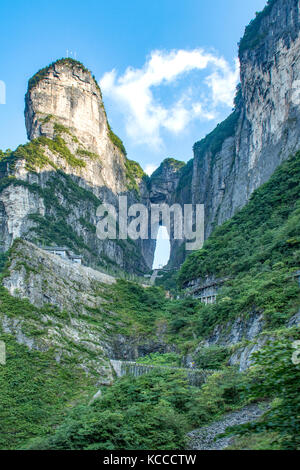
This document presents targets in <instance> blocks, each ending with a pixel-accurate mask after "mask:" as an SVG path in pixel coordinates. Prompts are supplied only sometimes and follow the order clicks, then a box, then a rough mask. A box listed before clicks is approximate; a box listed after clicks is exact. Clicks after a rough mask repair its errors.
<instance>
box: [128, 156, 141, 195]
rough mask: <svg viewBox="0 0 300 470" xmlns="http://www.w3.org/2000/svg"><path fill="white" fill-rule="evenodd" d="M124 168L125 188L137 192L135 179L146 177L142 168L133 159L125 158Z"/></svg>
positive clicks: (138, 190)
mask: <svg viewBox="0 0 300 470" xmlns="http://www.w3.org/2000/svg"><path fill="white" fill-rule="evenodd" d="M125 168H126V178H127V181H128V183H127V189H129V191H135V192H136V193H137V194H139V192H140V189H139V186H138V183H137V180H141V179H143V178H145V177H146V175H145V173H144V171H143V169H142V168H141V166H140V165H139V163H137V162H135V161H134V160H129V159H128V158H126V160H125Z"/></svg>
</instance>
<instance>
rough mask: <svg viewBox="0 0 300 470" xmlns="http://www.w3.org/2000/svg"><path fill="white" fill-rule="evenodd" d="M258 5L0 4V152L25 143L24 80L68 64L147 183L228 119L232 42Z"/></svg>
mask: <svg viewBox="0 0 300 470" xmlns="http://www.w3.org/2000/svg"><path fill="white" fill-rule="evenodd" d="M265 3H266V0H247V1H241V0H214V1H208V0H110V1H108V0H105V1H104V0H85V1H84V2H82V0H80V1H78V0H72V1H71V0H63V1H62V0H51V1H49V0H44V1H42V2H41V1H40V0H39V1H37V0H30V1H25V0H22V1H21V0H14V2H8V1H3V0H2V1H1V2H0V18H1V20H2V21H1V41H0V58H1V60H0V149H2V150H5V149H7V148H11V149H15V148H16V147H17V146H18V145H19V144H23V143H25V142H26V141H27V137H26V131H25V123H24V95H25V93H26V89H27V82H28V79H29V78H30V77H31V76H32V75H34V74H35V73H36V72H37V71H38V70H39V69H40V68H42V67H45V66H46V65H48V64H49V63H51V62H53V61H55V60H56V59H59V58H61V57H66V56H69V57H72V58H75V59H77V60H79V61H81V62H82V63H83V64H84V65H85V66H86V67H87V68H89V69H90V70H91V71H92V72H93V74H94V75H95V77H96V79H97V80H98V81H99V83H100V86H101V88H102V93H103V99H104V104H105V107H106V110H107V115H108V119H109V122H110V125H111V127H112V128H113V130H114V132H115V133H116V134H117V135H119V137H121V139H122V140H123V142H124V144H125V147H126V149H127V155H128V158H130V159H132V160H136V161H138V162H139V163H140V164H141V166H142V167H143V169H144V170H145V171H146V172H147V173H148V174H151V172H152V171H153V170H154V169H155V168H156V167H157V166H158V165H159V164H160V163H161V161H162V160H163V159H165V158H167V157H173V158H176V159H178V160H183V161H188V160H189V159H190V158H192V147H193V144H194V143H195V142H196V141H198V140H200V139H201V138H203V137H204V136H205V135H206V134H207V133H208V132H210V131H211V130H213V129H214V127H215V126H216V125H217V124H218V123H219V122H221V121H222V120H223V119H224V118H226V117H227V116H228V115H229V114H230V112H231V109H232V106H233V97H234V94H235V87H236V84H237V83H238V80H239V64H238V61H237V50H238V47H237V43H238V41H239V40H240V38H241V37H242V35H243V33H244V29H245V26H246V25H247V24H248V23H249V21H250V20H251V19H252V18H253V17H254V16H255V12H256V11H260V10H262V9H263V7H264V6H265ZM4 87H5V91H6V93H5V94H4ZM4 98H5V104H1V103H3V102H4ZM162 246H163V248H162V253H163V252H164V253H165V252H166V247H165V246H164V245H162ZM159 259H161V258H159Z"/></svg>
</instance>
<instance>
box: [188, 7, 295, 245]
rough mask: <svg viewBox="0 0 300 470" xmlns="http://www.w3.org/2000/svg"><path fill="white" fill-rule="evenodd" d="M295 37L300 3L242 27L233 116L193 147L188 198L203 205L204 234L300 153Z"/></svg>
mask: <svg viewBox="0 0 300 470" xmlns="http://www.w3.org/2000/svg"><path fill="white" fill-rule="evenodd" d="M299 31H300V8H299V1H298V0H272V1H270V2H269V3H268V6H267V7H266V8H265V9H264V11H263V12H261V13H260V14H258V16H257V17H256V19H254V20H253V21H252V22H251V23H250V25H249V26H248V27H247V28H246V31H245V35H244V37H243V39H242V40H241V42H240V49H239V58H240V63H241V86H240V87H239V89H238V94H237V97H236V105H235V106H236V107H235V111H234V112H233V114H232V115H231V116H230V117H229V118H228V119H227V120H226V121H224V122H223V123H221V124H220V125H219V126H218V127H217V128H216V129H215V130H214V131H213V132H212V133H211V134H210V135H208V136H207V137H206V138H205V139H203V140H202V141H200V142H197V143H196V144H195V146H194V165H193V182H192V198H193V202H194V203H203V204H205V213H206V236H208V235H209V234H210V233H211V230H212V228H213V226H214V224H220V223H222V222H223V221H225V220H226V219H228V218H229V217H231V216H232V215H233V214H234V213H235V212H236V211H237V210H238V209H239V208H241V207H242V206H244V205H245V203H246V202H247V201H248V200H249V197H250V195H251V194H252V192H253V191H254V189H256V188H257V187H259V186H260V185H261V184H263V183H264V182H265V181H267V180H268V179H269V177H270V176H271V175H272V173H273V172H274V170H275V168H276V167H277V166H278V165H279V164H280V163H281V162H282V161H283V160H285V159H286V158H287V157H288V156H289V155H290V154H292V153H295V151H297V150H298V149H299V147H300V100H299V88H300V36H299Z"/></svg>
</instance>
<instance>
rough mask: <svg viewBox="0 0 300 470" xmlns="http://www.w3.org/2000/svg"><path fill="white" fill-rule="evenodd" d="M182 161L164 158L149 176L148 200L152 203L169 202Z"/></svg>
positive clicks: (182, 165) (179, 173)
mask: <svg viewBox="0 0 300 470" xmlns="http://www.w3.org/2000/svg"><path fill="white" fill-rule="evenodd" d="M184 166H185V163H184V162H181V161H178V160H175V159H174V158H166V159H165V160H164V161H163V162H162V163H161V164H160V166H159V167H158V168H157V170H155V172H154V173H153V174H152V176H151V178H150V200H151V202H152V203H155V204H159V203H163V202H165V203H167V204H170V202H171V197H172V195H174V192H175V190H176V188H177V185H178V182H179V179H180V175H181V172H180V170H181V169H182V168H183V167H184Z"/></svg>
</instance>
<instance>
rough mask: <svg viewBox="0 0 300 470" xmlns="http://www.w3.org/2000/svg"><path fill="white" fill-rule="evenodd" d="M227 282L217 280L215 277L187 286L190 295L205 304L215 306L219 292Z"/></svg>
mask: <svg viewBox="0 0 300 470" xmlns="http://www.w3.org/2000/svg"><path fill="white" fill-rule="evenodd" d="M225 280H226V279H216V278H215V277H213V276H207V277H206V278H205V279H195V280H194V281H191V282H190V283H189V285H188V286H187V287H188V294H189V295H192V296H193V297H194V298H195V299H199V300H200V301H201V302H203V303H204V304H214V303H215V302H216V300H217V294H218V291H219V289H220V288H221V287H222V285H223V283H224V282H225Z"/></svg>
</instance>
